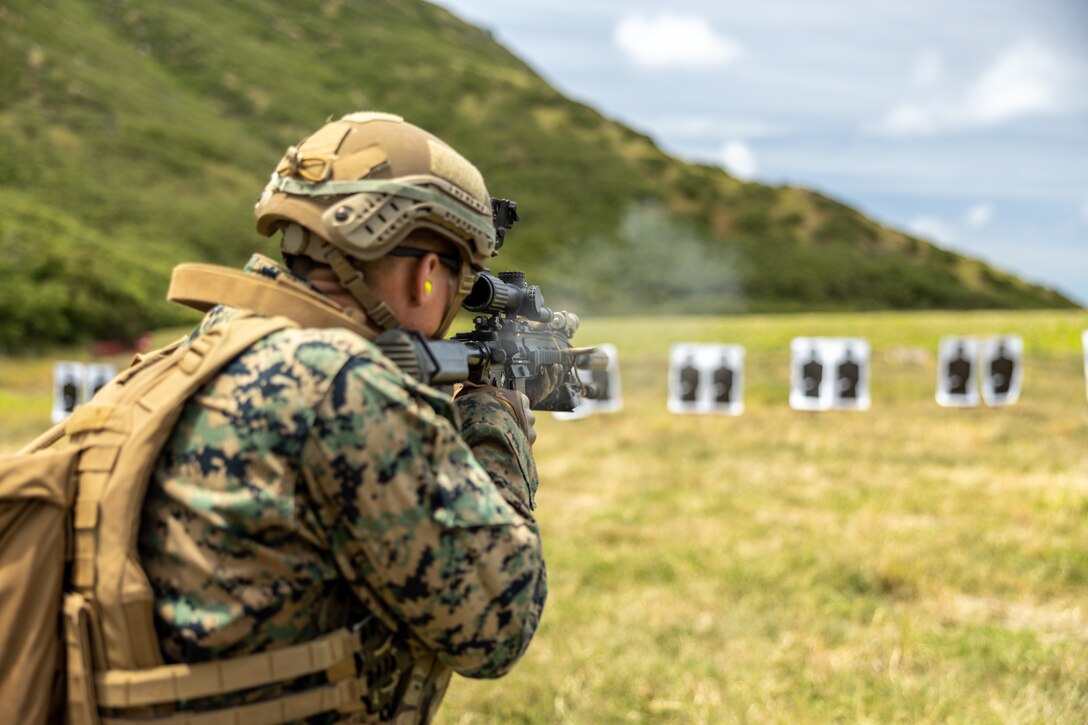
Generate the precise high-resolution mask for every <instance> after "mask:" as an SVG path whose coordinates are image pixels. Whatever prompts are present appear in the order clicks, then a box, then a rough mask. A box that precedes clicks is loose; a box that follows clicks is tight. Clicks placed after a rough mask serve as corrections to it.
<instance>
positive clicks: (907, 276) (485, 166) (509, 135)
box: [0, 0, 1073, 349]
mask: <svg viewBox="0 0 1088 725" xmlns="http://www.w3.org/2000/svg"><path fill="white" fill-rule="evenodd" d="M359 109H377V110H386V111H392V112H395V113H400V114H401V115H403V116H405V117H406V118H408V119H409V120H412V121H414V122H416V123H418V124H419V125H421V126H423V127H425V128H428V129H429V130H432V131H434V132H435V133H437V134H438V135H439V136H442V137H443V138H445V139H446V140H447V141H449V142H450V143H451V144H452V145H454V146H455V147H457V148H458V149H460V150H462V151H463V152H464V153H465V154H466V155H467V156H468V157H470V158H471V159H473V160H474V161H475V162H476V163H477V164H478V165H479V166H480V167H481V169H482V170H483V171H484V174H485V176H486V177H487V179H488V183H489V188H490V189H491V191H492V193H494V194H495V195H496V196H506V197H511V198H514V199H517V200H518V201H519V203H520V208H521V211H522V219H523V222H522V224H520V225H519V227H518V228H517V229H516V230H515V231H514V232H513V233H512V234H511V237H510V243H509V244H508V245H507V248H506V249H505V250H504V253H503V257H501V258H500V259H501V262H502V263H501V268H516V267H521V268H524V269H526V270H527V272H528V273H529V275H530V277H531V278H532V279H535V280H536V281H538V282H540V283H541V284H542V285H545V292H546V293H547V297H548V301H549V302H550V303H553V304H555V303H561V304H565V305H569V306H571V307H572V308H575V309H577V310H579V311H580V312H583V313H586V312H590V313H592V312H596V313H616V312H634V311H638V312H639V313H642V314H645V313H655V312H677V311H682V310H690V311H694V312H710V313H722V312H730V311H737V310H742V309H743V310H749V311H782V310H795V309H886V308H895V309H906V308H1027V307H1070V306H1073V305H1072V303H1071V302H1070V301H1069V300H1067V299H1065V298H1063V297H1062V296H1061V295H1059V294H1057V293H1056V292H1053V291H1051V290H1046V289H1042V288H1039V287H1035V286H1031V285H1028V284H1026V283H1023V282H1021V281H1019V280H1017V279H1015V278H1014V277H1012V276H1009V275H1007V274H1005V273H1002V272H1000V271H997V270H995V269H992V268H990V267H988V266H986V265H984V264H982V263H979V262H977V261H973V260H968V259H965V258H963V257H960V256H957V255H954V254H951V253H949V252H946V251H943V250H940V249H937V248H935V247H933V246H931V245H929V244H926V243H925V242H922V241H920V240H918V239H914V238H912V237H909V236H907V235H904V234H902V233H900V232H897V231H895V230H892V229H888V228H886V227H882V226H880V225H878V224H876V223H874V222H872V221H871V220H869V219H867V218H865V217H864V216H863V215H861V214H860V213H858V212H856V211H854V210H853V209H850V208H848V207H846V206H844V205H842V204H840V203H838V202H835V201H834V200H831V199H828V198H826V197H824V196H821V195H819V194H816V193H814V192H811V191H807V190H804V189H798V188H792V187H769V186H764V185H760V184H747V183H742V182H739V181H737V180H736V179H733V178H731V177H730V176H728V175H727V174H726V173H725V172H723V171H722V170H721V169H718V168H713V167H708V166H697V165H690V164H686V163H683V162H680V161H677V160H675V159H672V158H670V157H669V156H667V155H666V154H664V153H663V152H662V151H661V150H660V149H658V148H657V147H656V146H655V145H654V143H653V142H652V140H651V139H649V138H647V137H645V136H643V135H641V134H639V133H636V132H635V131H632V130H631V129H628V128H626V127H624V126H623V125H621V124H618V123H615V122H613V121H610V120H609V119H607V118H604V117H602V116H601V115H600V114H599V113H598V112H597V111H595V110H593V109H592V108H589V107H587V106H585V105H582V104H579V103H575V102H573V101H570V100H569V99H567V98H564V97H563V96H562V95H560V94H559V93H558V92H557V91H556V90H555V89H553V88H551V87H550V86H549V85H548V84H547V83H546V82H545V81H544V80H543V79H541V78H540V77H539V76H538V75H537V74H536V73H535V72H533V70H532V69H531V68H529V67H528V66H526V65H525V64H524V63H523V62H521V61H520V60H519V59H518V58H516V57H515V56H514V55H512V54H511V53H510V52H509V51H507V50H506V49H504V48H503V47H501V46H500V45H498V44H497V43H496V42H494V40H493V39H492V38H491V37H490V35H489V34H488V33H487V32H486V31H484V30H481V29H479V28H476V27H473V26H471V25H468V24H466V23H464V22H462V21H460V20H459V19H457V18H456V17H454V16H452V15H450V14H449V13H448V12H447V11H445V10H443V9H441V8H438V7H435V6H432V5H429V4H427V3H424V2H421V1H419V0H399V1H394V0H354V1H352V0H342V1H341V0H323V1H321V2H312V3H297V2H288V0H235V1H234V2H230V3H221V2H215V1H213V0H183V1H182V2H175V3H160V2H152V1H151V0H8V2H6V3H5V4H3V5H0V348H6V349H15V348H20V349H21V348H25V347H26V346H27V345H37V344H46V343H53V342H70V341H74V340H79V339H83V338H87V337H92V336H93V337H98V338H123V337H131V336H133V335H134V334H136V333H138V332H140V331H142V330H145V329H148V328H150V327H154V326H159V325H163V324H168V323H175V322H178V321H180V320H182V319H187V318H185V317H184V313H180V312H178V311H175V310H172V309H171V308H170V306H169V305H167V304H166V303H165V302H163V301H162V295H163V292H164V290H165V285H166V280H167V277H168V273H169V269H170V268H171V267H172V265H173V264H175V263H177V262H179V261H183V260H200V261H210V262H219V263H227V264H237V263H239V262H241V261H242V260H244V259H245V258H246V257H247V256H248V254H249V253H250V252H251V251H253V250H260V251H265V252H267V253H270V254H272V253H274V245H273V244H271V243H270V242H269V241H267V240H264V239H263V238H260V237H258V236H257V235H256V234H255V233H254V232H253V231H252V216H251V206H252V203H253V201H254V200H255V198H256V195H257V193H258V191H259V189H260V188H261V186H262V185H263V182H264V180H265V179H266V178H267V175H268V173H269V172H270V171H271V169H272V167H273V166H274V165H275V163H276V161H277V160H278V159H279V156H280V154H281V153H282V152H283V149H284V148H286V146H288V145H289V144H291V143H294V142H295V141H297V140H298V139H299V138H300V137H302V136H303V135H305V134H306V133H308V132H310V131H312V130H313V129H314V128H316V126H317V125H318V124H320V123H321V122H322V121H323V120H324V119H325V118H327V117H331V116H339V115H341V114H343V113H345V112H349V111H353V110H359ZM179 315H180V316H179Z"/></svg>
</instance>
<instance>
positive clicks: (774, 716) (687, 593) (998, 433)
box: [441, 312, 1088, 724]
mask: <svg viewBox="0 0 1088 725" xmlns="http://www.w3.org/2000/svg"><path fill="white" fill-rule="evenodd" d="M1085 328H1088V313H1084V312H1080V313H1050V312H1044V313H955V314H932V313H924V314H913V313H912V314H871V315H868V314H866V315H811V316H783V317H777V316H775V317H736V318H712V319H698V318H683V319H667V318H666V319H623V320H599V321H589V322H587V323H586V324H585V325H584V326H583V329H582V331H581V332H580V333H579V338H580V340H579V341H580V342H582V343H599V342H613V343H615V344H616V345H617V346H618V348H619V351H620V361H621V362H620V365H621V372H622V376H623V377H622V380H623V393H624V400H625V406H626V407H625V409H624V410H623V411H622V412H620V413H616V414H612V415H602V416H598V417H596V418H589V419H585V420H581V421H572V422H559V421H555V420H552V419H550V418H543V419H542V420H541V421H540V422H539V424H538V429H539V432H540V437H539V441H538V443H537V455H538V462H539V465H540V470H541V476H542V484H541V491H540V494H539V496H538V501H539V510H538V514H539V520H540V525H541V528H542V530H543V534H544V536H545V549H546V553H547V559H548V564H549V575H550V586H551V595H550V599H549V603H548V606H547V608H546V610H545V616H544V619H543V622H542V625H541V628H540V630H539V633H538V635H537V638H536V640H535V641H534V643H533V645H532V646H531V647H530V649H529V652H528V653H527V654H526V656H525V658H524V660H523V661H522V662H521V663H520V664H519V666H518V667H517V669H515V671H514V672H513V673H511V675H509V676H508V677H507V678H506V679H504V680H500V681H497V682H474V681H469V680H463V679H456V680H455V681H454V682H453V684H452V685H451V687H450V694H449V695H448V696H447V701H446V704H445V706H444V710H443V711H442V715H441V722H442V723H445V724H449V723H485V722H486V723H507V722H529V723H539V722H571V723H602V722H678V723H680V722H682V723H687V722H707V723H720V722H737V723H748V722H750V723H765V722H780V723H793V722H813V723H817V722H872V723H892V722H909V723H917V722H994V723H1006V722H1028V723H1032V722H1037V723H1056V722H1065V723H1080V722H1084V721H1085V720H1086V719H1088V656H1086V654H1088V446H1086V445H1085V441H1086V439H1088V405H1086V402H1085V381H1084V373H1083V368H1082V362H1081V360H1082V357H1081V351H1080V331H1081V330H1082V329H1085ZM953 333H961V334H980V335H982V334H997V333H1018V334H1021V335H1023V337H1024V342H1025V360H1026V366H1025V378H1024V392H1023V396H1022V398H1021V401H1020V403H1019V404H1017V405H1015V406H1012V407H1009V408H1005V409H985V408H983V409H976V410H949V409H943V408H940V407H938V406H937V405H936V403H935V402H934V397H933V396H934V387H935V382H936V348H937V341H938V339H939V337H940V336H941V335H944V334H953ZM802 334H804V335H851V336H853V335H856V336H862V337H866V338H868V339H869V340H870V342H871V343H872V346H873V368H872V377H873V382H872V388H873V408H872V410H871V411H870V412H867V413H847V412H834V413H799V412H796V411H792V410H790V409H789V408H788V407H787V404H786V399H787V394H788V361H789V340H790V338H791V337H793V336H795V335H802ZM685 341H705V342H734V343H739V344H743V345H745V346H746V348H747V351H748V366H747V395H746V403H747V409H746V412H745V414H744V415H743V416H742V417H740V418H727V417H707V416H686V417H681V416H673V415H670V414H669V413H668V412H667V411H666V409H665V401H666V394H667V390H666V382H665V381H666V369H667V351H668V347H669V345H670V344H671V343H674V342H685Z"/></svg>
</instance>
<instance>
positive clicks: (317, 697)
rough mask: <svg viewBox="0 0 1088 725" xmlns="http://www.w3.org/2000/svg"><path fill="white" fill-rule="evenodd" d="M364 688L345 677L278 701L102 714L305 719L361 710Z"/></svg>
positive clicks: (146, 724)
mask: <svg viewBox="0 0 1088 725" xmlns="http://www.w3.org/2000/svg"><path fill="white" fill-rule="evenodd" d="M364 694H365V693H364V692H363V687H362V684H361V682H360V681H359V680H354V679H353V680H342V681H341V682H337V683H336V684H334V685H327V686H325V687H319V688H316V689H313V690H307V691H305V692H299V693H296V694H292V695H285V696H284V697H280V698H277V699H275V700H267V701H265V702H255V703H252V704H249V705H235V706H233V707H229V708H224V709H222V710H210V711H208V712H194V713H179V714H176V715H167V716H164V717H149V718H144V717H132V718H128V717H126V718H120V717H103V718H102V719H101V723H102V725H253V723H285V722H294V721H296V720H302V719H303V718H307V717H312V716H314V715H319V714H321V713H323V712H330V711H334V710H335V711H339V712H342V713H351V712H359V711H360V710H362V709H364V707H365V704H364V703H363V701H362V698H363V696H364Z"/></svg>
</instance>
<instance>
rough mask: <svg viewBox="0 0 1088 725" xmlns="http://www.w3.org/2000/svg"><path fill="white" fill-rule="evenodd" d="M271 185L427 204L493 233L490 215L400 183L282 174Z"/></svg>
mask: <svg viewBox="0 0 1088 725" xmlns="http://www.w3.org/2000/svg"><path fill="white" fill-rule="evenodd" d="M272 185H273V186H275V187H276V188H277V189H279V190H280V191H282V192H284V193H287V194H295V195H298V196H341V195H343V194H359V193H362V192H369V193H379V194H390V195H392V196H399V197H403V198H405V199H411V200H412V201H418V202H422V203H424V204H434V205H435V206H440V207H442V208H443V209H445V210H446V211H448V212H450V213H451V214H453V215H455V216H458V217H460V218H461V219H464V220H465V221H466V222H468V223H469V224H471V225H472V226H474V227H476V228H478V229H481V230H484V231H490V232H491V233H492V234H494V231H493V230H494V228H495V227H494V224H495V222H494V220H493V219H492V218H491V216H490V215H487V214H480V213H478V212H474V211H471V210H470V209H467V208H466V207H465V205H464V204H463V203H459V202H456V201H454V200H453V199H451V198H450V197H449V196H447V195H446V194H443V193H442V192H440V191H435V190H433V189H427V188H424V187H421V186H418V185H415V184H405V183H401V182H398V181H384V180H381V179H360V180H348V179H343V180H336V181H323V182H320V183H316V184H314V183H309V182H306V181H299V180H298V179H292V178H289V177H286V176H280V175H279V174H272Z"/></svg>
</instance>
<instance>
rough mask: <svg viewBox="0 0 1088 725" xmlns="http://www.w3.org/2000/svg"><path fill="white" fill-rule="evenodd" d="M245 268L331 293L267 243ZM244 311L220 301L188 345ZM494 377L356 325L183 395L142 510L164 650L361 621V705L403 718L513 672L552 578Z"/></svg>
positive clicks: (266, 344)
mask: <svg viewBox="0 0 1088 725" xmlns="http://www.w3.org/2000/svg"><path fill="white" fill-rule="evenodd" d="M412 128H414V127H412ZM356 130H357V129H356ZM289 153H290V152H289ZM246 272H247V273H248V274H250V275H257V276H260V277H263V278H266V279H271V280H274V281H276V282H277V284H280V285H286V286H288V287H295V288H298V289H301V290H305V291H306V292H308V293H312V292H314V291H315V290H316V288H314V287H313V286H312V285H310V284H309V283H308V282H307V281H306V280H305V279H303V278H301V277H299V276H296V275H295V274H292V272H291V271H289V270H288V269H285V268H284V267H282V266H280V265H278V264H276V263H274V262H272V261H271V260H269V259H267V258H264V257H261V256H259V255H257V256H255V257H254V258H253V259H252V260H251V261H250V263H249V264H248V265H247V267H246ZM458 303H459V300H458ZM238 312H239V311H238V309H237V308H234V307H228V306H224V305H220V306H217V307H215V308H214V309H212V310H211V311H210V312H209V313H208V314H207V316H206V317H205V319H204V320H203V322H202V323H201V324H200V326H199V327H198V328H197V329H196V330H195V331H194V332H193V334H192V336H191V338H190V342H191V341H192V340H194V339H197V338H199V337H200V336H202V335H205V334H207V333H208V332H209V331H210V330H213V329H215V328H216V327H218V326H221V325H224V324H226V323H227V322H228V321H229V320H230V319H231V318H232V317H233V316H235V315H237V314H238ZM448 318H449V319H451V318H452V315H450V316H448ZM446 325H447V326H448V319H447V321H446ZM493 392H494V391H493V389H487V388H480V389H473V388H469V389H466V390H464V391H462V393H463V394H461V395H459V396H458V397H457V398H456V400H454V399H452V398H451V397H450V396H449V395H447V394H446V393H444V392H442V391H439V390H437V389H434V388H431V387H428V386H426V385H423V384H421V383H419V382H417V381H416V380H414V379H413V378H411V377H408V376H406V375H404V374H403V373H402V372H401V371H400V370H399V369H398V368H397V367H396V365H395V364H393V363H392V362H391V361H390V360H389V359H388V358H386V357H385V356H384V355H383V354H382V353H381V351H380V350H379V349H378V348H377V347H376V346H375V345H374V344H373V343H372V342H371V341H369V340H367V339H365V337H364V336H362V335H359V334H356V333H355V332H352V331H349V330H346V329H341V328H328V329H314V328H291V329H286V330H282V331H280V332H276V333H274V334H272V335H270V336H268V337H267V338H265V339H263V340H261V341H260V342H258V343H257V344H255V345H253V346H252V347H251V348H250V349H249V350H247V351H246V352H244V353H243V354H242V355H240V356H239V357H237V358H236V359H235V360H234V361H232V362H231V363H230V364H228V365H227V367H225V368H224V369H223V370H222V371H221V372H220V373H219V374H218V376H217V377H215V378H213V379H212V380H211V381H210V382H209V383H207V384H206V385H205V386H204V387H203V388H202V389H201V390H200V391H199V392H198V393H197V394H196V395H195V396H193V397H192V398H190V399H189V401H188V402H187V403H186V406H185V408H184V410H183V412H182V415H181V417H180V419H179V422H178V423H177V425H176V427H175V428H174V430H173V432H172V435H171V437H170V439H169V441H168V442H167V444H166V446H165V448H164V449H163V451H162V453H161V455H160V457H159V459H158V462H157V467H156V470H155V473H154V476H153V479H152V482H151V485H150V487H149V491H148V496H147V499H146V501H145V505H144V510H143V522H142V525H141V530H140V541H139V553H140V556H141V558H142V563H143V566H144V569H145V571H146V573H147V575H148V577H149V579H150V581H151V584H152V588H153V590H154V592H155V609H156V620H157V621H156V624H157V629H158V634H159V637H160V642H161V647H162V650H163V654H164V656H165V658H166V660H167V661H168V662H187V663H193V662H203V661H208V660H214V659H220V658H229V657H236V656H240V655H245V654H250V653H254V652H261V651H266V650H272V649H277V648H280V647H285V646H288V645H291V644H296V643H301V642H306V641H309V640H313V639H315V638H317V637H318V636H320V635H322V634H325V633H328V632H331V631H334V630H336V629H338V628H341V627H344V626H345V625H348V626H350V625H356V624H358V625H361V630H362V636H363V637H364V638H365V641H366V642H367V652H366V653H365V654H364V659H365V660H366V662H365V664H364V666H363V670H364V672H365V674H366V679H367V685H368V688H367V689H368V694H367V695H366V697H365V698H364V699H365V701H366V705H367V712H366V713H364V714H362V715H360V716H357V717H360V718H361V719H364V720H381V721H389V720H395V721H397V722H426V721H428V720H430V718H431V717H433V715H434V713H435V711H436V709H437V707H438V705H439V703H440V701H441V698H442V696H443V694H444V692H445V689H446V686H447V684H448V682H449V679H450V677H451V673H452V672H454V671H456V672H458V673H460V674H462V675H465V676H468V677H480V678H491V677H498V676H500V675H503V674H504V673H506V672H507V671H508V670H509V669H510V668H511V667H512V666H513V664H514V663H515V662H516V661H517V660H518V658H519V657H520V656H521V655H522V653H523V652H524V651H525V649H526V647H527V646H528V644H529V641H530V639H531V638H532V636H533V633H534V631H535V629H536V627H537V623H538V622H539V618H540V614H541V609H542V607H543V604H544V599H545V595H546V577H545V569H544V562H543V558H542V552H541V544H540V539H539V535H538V531H537V527H536V524H535V522H534V519H533V514H532V511H533V509H534V505H535V504H534V494H535V491H536V487H537V471H536V466H535V463H534V460H533V456H532V452H531V448H530V441H529V439H528V437H527V431H526V430H525V429H524V427H523V424H522V423H519V420H518V417H517V416H516V415H515V413H514V411H513V409H512V406H511V405H510V403H509V402H508V401H507V400H505V399H504V398H503V397H501V396H497V395H494V394H492V393H493ZM298 684H307V683H298ZM288 689H289V688H288ZM274 694H278V692H271V693H270V692H268V691H267V689H266V690H265V691H262V692H260V693H243V694H241V695H239V696H236V701H237V702H243V701H246V700H247V699H250V698H251V697H256V696H259V697H261V698H262V699H263V698H264V697H266V696H269V695H274ZM222 703H223V699H222V698H218V699H217V702H216V703H215V704H216V705H217V706H219V705H222ZM330 717H331V718H332V719H335V717H336V714H335V713H332V714H331V715H330Z"/></svg>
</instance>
